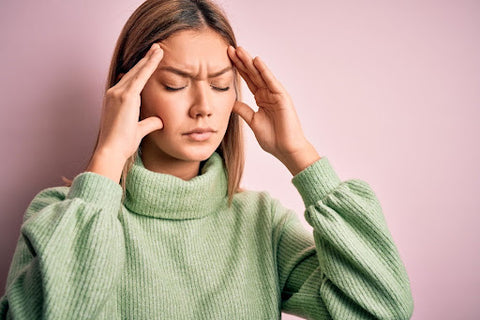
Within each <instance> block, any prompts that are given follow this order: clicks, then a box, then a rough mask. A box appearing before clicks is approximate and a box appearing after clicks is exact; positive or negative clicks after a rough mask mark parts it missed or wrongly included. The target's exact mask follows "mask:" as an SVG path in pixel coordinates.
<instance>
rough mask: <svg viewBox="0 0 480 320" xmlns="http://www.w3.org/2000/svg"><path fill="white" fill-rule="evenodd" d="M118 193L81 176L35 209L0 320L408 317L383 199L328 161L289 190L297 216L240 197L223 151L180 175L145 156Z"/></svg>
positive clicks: (263, 195) (248, 194)
mask: <svg viewBox="0 0 480 320" xmlns="http://www.w3.org/2000/svg"><path fill="white" fill-rule="evenodd" d="M136 159H137V160H136V161H135V163H134V166H133V167H132V169H131V170H130V171H129V173H128V176H127V180H126V197H125V200H124V202H123V203H122V200H121V199H122V188H121V186H120V185H119V184H118V183H115V182H114V181H113V180H110V179H109V178H107V177H104V176H102V175H99V174H96V173H93V172H83V173H80V174H79V175H77V176H76V177H75V179H74V180H73V183H72V186H71V187H53V188H47V189H45V190H42V191H41V192H40V193H38V194H37V195H36V196H35V198H34V199H33V200H32V202H31V203H30V205H29V206H28V208H27V210H26V212H25V216H24V219H23V224H22V226H21V229H20V237H19V239H18V245H17V247H16V250H15V253H14V256H13V261H12V263H11V266H10V270H9V273H8V278H7V286H6V292H5V295H4V296H3V297H2V299H1V303H0V319H40V318H44V319H135V320H139V319H249V320H250V319H278V318H280V316H281V312H285V313H290V314H295V315H298V316H301V317H304V318H307V319H409V318H410V316H411V314H412V310H413V300H412V296H411V292H410V284H409V279H408V276H407V273H406V270H405V267H404V265H403V263H402V261H401V259H400V256H399V253H398V251H397V248H396V246H395V244H394V242H393V241H392V237H391V235H390V232H389V230H388V228H387V225H386V222H385V220H384V217H383V214H382V209H381V207H380V204H379V202H378V200H377V198H376V196H375V194H374V192H373V191H372V189H371V188H370V187H369V185H368V184H367V183H365V182H363V181H361V180H356V179H355V180H348V181H343V182H342V181H341V180H340V179H339V178H338V176H337V174H336V173H335V171H334V170H333V168H332V167H331V165H330V163H329V161H328V160H327V158H326V157H323V158H321V159H319V160H317V161H316V162H315V163H313V164H312V165H310V166H309V167H307V168H306V169H304V170H303V171H301V172H299V173H298V174H297V175H295V176H294V177H293V178H292V183H293V184H294V185H295V187H296V188H297V190H298V192H299V193H300V195H301V196H302V199H303V201H304V204H305V208H306V210H305V212H304V217H305V219H306V221H307V222H308V223H309V224H310V225H311V226H312V227H313V233H312V232H307V231H306V230H305V228H304V227H303V225H302V223H301V221H300V219H299V217H298V215H297V214H296V213H295V212H294V211H292V210H290V209H287V208H285V207H283V206H282V205H281V204H280V202H279V201H278V200H276V199H274V198H272V197H271V196H270V195H269V194H268V193H267V192H256V191H243V192H241V193H237V194H236V195H235V197H234V199H233V203H232V206H231V207H228V206H227V176H226V174H225V172H226V171H225V168H224V165H223V160H222V158H221V157H220V155H219V154H217V153H214V154H213V155H212V156H211V157H210V158H209V159H208V161H207V162H206V163H205V164H204V166H203V167H202V169H201V173H200V174H199V175H198V176H197V177H195V178H193V179H191V180H189V181H184V180H182V179H180V178H177V177H175V176H172V175H167V174H161V173H156V172H153V171H149V170H147V169H146V168H145V167H144V166H143V163H142V161H141V158H140V157H137V158H136Z"/></svg>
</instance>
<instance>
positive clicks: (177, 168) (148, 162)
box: [140, 144, 200, 181]
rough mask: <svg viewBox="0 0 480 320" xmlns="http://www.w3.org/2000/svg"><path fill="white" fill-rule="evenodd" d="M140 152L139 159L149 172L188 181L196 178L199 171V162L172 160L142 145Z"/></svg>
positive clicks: (160, 152) (170, 157)
mask: <svg viewBox="0 0 480 320" xmlns="http://www.w3.org/2000/svg"><path fill="white" fill-rule="evenodd" d="M141 150H142V152H141V154H140V158H141V159H142V162H143V165H144V166H145V168H146V169H148V170H150V171H153V172H157V173H164V174H170V175H172V176H175V177H177V178H180V179H182V180H185V181H188V180H190V179H192V178H194V177H196V176H197V175H198V172H199V170H200V161H197V160H182V159H178V158H174V157H172V156H170V155H168V154H166V153H165V152H163V151H161V150H160V149H158V148H152V147H151V146H149V145H148V144H144V145H142V147H141Z"/></svg>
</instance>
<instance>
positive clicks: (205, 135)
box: [183, 128, 215, 141]
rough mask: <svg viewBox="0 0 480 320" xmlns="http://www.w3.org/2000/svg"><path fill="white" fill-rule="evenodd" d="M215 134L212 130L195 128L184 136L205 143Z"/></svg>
mask: <svg viewBox="0 0 480 320" xmlns="http://www.w3.org/2000/svg"><path fill="white" fill-rule="evenodd" d="M214 132H215V130H213V129H212V128H195V129H193V130H191V131H189V132H186V133H184V134H183V135H185V136H187V137H188V138H189V139H191V140H194V141H205V140H208V139H209V138H210V137H211V136H212V135H213V133H214Z"/></svg>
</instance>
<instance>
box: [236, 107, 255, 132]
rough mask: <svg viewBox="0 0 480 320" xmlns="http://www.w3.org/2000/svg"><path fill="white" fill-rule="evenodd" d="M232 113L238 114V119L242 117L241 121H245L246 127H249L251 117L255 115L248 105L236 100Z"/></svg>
mask: <svg viewBox="0 0 480 320" xmlns="http://www.w3.org/2000/svg"><path fill="white" fill-rule="evenodd" d="M232 111H233V112H235V113H236V114H238V115H239V116H240V117H242V119H243V120H245V122H246V123H247V124H248V126H250V127H251V124H252V120H253V116H254V115H255V111H254V110H253V109H252V108H250V106H249V105H247V104H246V103H243V102H241V101H238V100H237V101H235V104H234V105H233V109H232Z"/></svg>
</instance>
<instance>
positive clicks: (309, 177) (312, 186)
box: [291, 157, 342, 208]
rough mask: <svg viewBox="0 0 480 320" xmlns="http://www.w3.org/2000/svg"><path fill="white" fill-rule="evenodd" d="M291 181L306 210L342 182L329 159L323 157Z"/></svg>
mask: <svg viewBox="0 0 480 320" xmlns="http://www.w3.org/2000/svg"><path fill="white" fill-rule="evenodd" d="M291 181H292V183H293V185H294V186H295V187H296V188H297V190H298V192H299V193H300V195H301V196H302V199H303V203H304V204H305V208H307V207H308V206H310V205H312V204H315V203H316V202H317V201H320V200H322V199H323V198H324V197H325V196H326V195H327V194H329V193H330V192H332V191H333V189H335V188H336V187H337V186H338V185H339V184H340V183H341V182H342V181H341V180H340V178H339V177H338V175H337V173H336V172H335V170H334V169H333V167H332V165H331V164H330V161H328V159H327V157H321V158H320V159H319V160H317V161H315V162H314V163H312V164H311V165H310V166H308V167H306V168H305V169H303V170H302V171H300V172H299V173H297V174H296V175H295V176H294V177H293V178H292V180H291Z"/></svg>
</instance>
